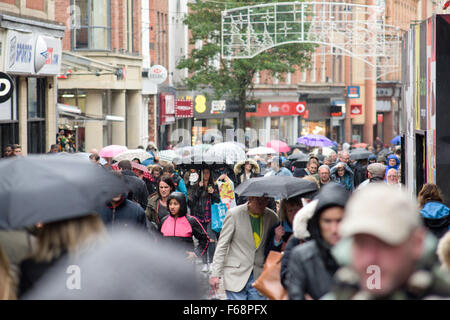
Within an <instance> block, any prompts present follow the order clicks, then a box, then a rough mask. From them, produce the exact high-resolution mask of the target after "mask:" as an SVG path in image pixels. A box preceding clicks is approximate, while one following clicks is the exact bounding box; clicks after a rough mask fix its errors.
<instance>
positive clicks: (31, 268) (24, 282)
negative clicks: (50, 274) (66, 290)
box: [17, 254, 66, 299]
mask: <svg viewBox="0 0 450 320" xmlns="http://www.w3.org/2000/svg"><path fill="white" fill-rule="evenodd" d="M65 256H66V255H65V254H63V255H61V256H60V257H58V258H54V259H53V260H51V261H49V262H36V261H35V260H33V259H31V258H29V259H25V260H23V261H22V262H21V263H20V278H19V279H20V280H19V286H18V289H17V297H18V298H19V299H20V298H21V297H22V296H23V295H24V294H26V293H27V292H28V291H29V290H31V289H33V287H34V285H35V284H36V283H37V282H38V281H39V280H40V279H41V278H42V276H44V275H45V274H46V273H47V271H49V270H50V269H51V268H52V267H53V266H54V265H55V264H57V263H58V262H59V261H60V260H62V259H63V257H65ZM64 272H65V271H64Z"/></svg>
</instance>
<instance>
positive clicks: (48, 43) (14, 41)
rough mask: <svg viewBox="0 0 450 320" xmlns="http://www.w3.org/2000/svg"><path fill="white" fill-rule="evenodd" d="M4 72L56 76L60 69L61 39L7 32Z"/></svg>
mask: <svg viewBox="0 0 450 320" xmlns="http://www.w3.org/2000/svg"><path fill="white" fill-rule="evenodd" d="M6 41H7V48H6V52H7V58H6V72H9V73H21V74H39V75H58V74H59V73H60V69H61V56H62V46H61V39H58V38H54V37H48V36H41V35H37V34H34V33H21V32H17V31H13V30H9V31H8V34H7V38H6Z"/></svg>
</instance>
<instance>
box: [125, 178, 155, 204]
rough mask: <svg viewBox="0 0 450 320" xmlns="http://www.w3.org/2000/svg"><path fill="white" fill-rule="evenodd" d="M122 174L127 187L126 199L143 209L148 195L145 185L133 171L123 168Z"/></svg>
mask: <svg viewBox="0 0 450 320" xmlns="http://www.w3.org/2000/svg"><path fill="white" fill-rule="evenodd" d="M122 175H123V178H124V180H125V183H126V184H127V186H128V188H129V192H128V199H129V200H132V201H134V202H136V203H138V204H139V205H140V206H141V207H142V209H144V210H145V209H146V208H147V202H148V195H149V193H148V189H147V185H146V184H145V182H144V181H143V180H141V179H139V178H138V177H137V176H136V174H135V173H134V172H133V171H130V170H123V171H122Z"/></svg>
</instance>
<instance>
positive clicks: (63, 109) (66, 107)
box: [56, 103, 81, 114]
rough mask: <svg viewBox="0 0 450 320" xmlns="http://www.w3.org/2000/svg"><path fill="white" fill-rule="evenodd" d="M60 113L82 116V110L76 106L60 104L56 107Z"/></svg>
mask: <svg viewBox="0 0 450 320" xmlns="http://www.w3.org/2000/svg"><path fill="white" fill-rule="evenodd" d="M56 107H57V108H58V111H59V112H66V113H73V114H81V109H80V108H78V107H76V106H70V105H68V104H62V103H58V104H57V105H56Z"/></svg>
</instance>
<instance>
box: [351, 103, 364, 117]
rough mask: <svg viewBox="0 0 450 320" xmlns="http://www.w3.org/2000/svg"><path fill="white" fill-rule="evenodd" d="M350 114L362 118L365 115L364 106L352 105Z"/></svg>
mask: <svg viewBox="0 0 450 320" xmlns="http://www.w3.org/2000/svg"><path fill="white" fill-rule="evenodd" d="M350 114H351V115H352V116H360V115H362V114H363V110H362V104H352V105H350Z"/></svg>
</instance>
